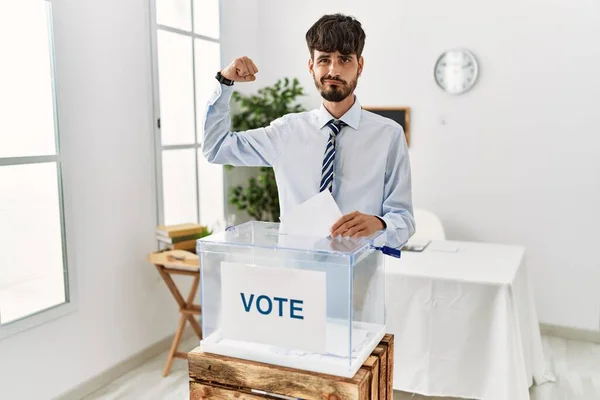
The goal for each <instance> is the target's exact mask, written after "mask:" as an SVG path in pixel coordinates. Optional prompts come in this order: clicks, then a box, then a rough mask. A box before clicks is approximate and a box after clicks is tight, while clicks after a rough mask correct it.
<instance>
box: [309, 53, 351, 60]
mask: <svg viewBox="0 0 600 400" xmlns="http://www.w3.org/2000/svg"><path fill="white" fill-rule="evenodd" d="M325 58H331V54H321V55H320V56H319V57H317V61H318V60H322V59H325ZM338 58H347V59H352V55H350V54H340V55H339V56H338Z"/></svg>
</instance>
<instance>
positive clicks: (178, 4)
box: [156, 0, 192, 31]
mask: <svg viewBox="0 0 600 400" xmlns="http://www.w3.org/2000/svg"><path fill="white" fill-rule="evenodd" d="M156 23H158V24H159V25H165V26H169V27H171V28H177V29H181V30H184V31H191V30H192V1H191V0H156Z"/></svg>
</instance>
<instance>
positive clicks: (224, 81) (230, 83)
mask: <svg viewBox="0 0 600 400" xmlns="http://www.w3.org/2000/svg"><path fill="white" fill-rule="evenodd" d="M215 78H217V80H218V81H219V82H220V83H222V84H223V85H227V86H233V81H232V80H231V79H227V78H225V77H224V76H223V75H221V71H219V72H217V75H216V76H215Z"/></svg>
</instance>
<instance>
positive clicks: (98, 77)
mask: <svg viewBox="0 0 600 400" xmlns="http://www.w3.org/2000/svg"><path fill="white" fill-rule="evenodd" d="M53 3H54V16H55V34H56V58H57V71H58V77H57V78H58V91H59V96H60V100H59V106H60V110H59V113H60V114H59V117H60V128H61V134H62V137H61V139H62V140H61V141H62V149H63V156H64V160H65V161H64V186H65V197H66V198H65V203H66V204H65V206H66V218H67V220H66V222H67V234H68V249H69V263H70V265H71V266H73V267H74V268H76V272H77V287H76V290H77V294H78V297H79V302H78V308H77V311H76V312H74V313H72V314H69V315H67V316H65V317H63V318H60V319H57V320H54V321H52V322H50V323H48V324H45V325H42V326H39V327H37V328H33V329H30V330H28V331H25V332H22V333H20V334H17V335H15V336H12V337H9V338H7V339H4V340H2V341H0V388H1V394H0V397H2V398H3V399H17V398H18V399H32V398H40V399H41V398H44V399H47V398H52V397H55V396H57V395H59V394H61V393H64V392H66V391H68V390H70V389H72V388H74V387H76V386H77V385H79V384H81V383H82V382H84V381H85V380H87V379H89V378H90V377H93V376H96V375H98V374H99V373H101V372H103V371H105V370H106V369H108V368H110V367H112V366H114V365H115V364H117V363H119V362H121V361H123V360H124V359H127V358H128V357H130V356H131V355H133V354H135V353H137V352H139V351H140V350H142V349H144V348H146V347H148V346H150V345H152V344H154V343H156V342H158V341H160V340H161V339H164V338H165V337H167V336H169V335H171V334H173V332H174V330H175V328H176V324H177V321H178V313H177V309H176V305H175V302H174V301H173V299H172V297H171V295H170V294H169V293H168V292H167V289H166V286H165V285H164V284H163V283H162V281H160V278H159V277H158V274H157V272H156V270H155V269H154V267H153V266H152V265H150V264H148V263H147V262H146V260H145V258H146V255H147V253H148V252H149V251H151V250H152V249H154V248H155V247H156V242H155V240H154V228H155V226H156V206H155V188H154V175H153V174H154V172H153V162H154V161H153V154H154V153H153V147H152V146H153V136H152V135H153V134H152V100H151V95H152V88H151V61H150V53H149V51H150V44H149V42H148V40H149V28H148V15H147V5H146V3H147V2H146V1H144V0H129V1H122V0H103V1H70V0H55V1H53ZM32 117H34V116H32ZM41 261H43V260H41Z"/></svg>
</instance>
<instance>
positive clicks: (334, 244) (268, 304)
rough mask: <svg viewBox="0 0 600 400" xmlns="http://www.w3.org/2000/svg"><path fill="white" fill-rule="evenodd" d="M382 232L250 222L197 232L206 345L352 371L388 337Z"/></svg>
mask: <svg viewBox="0 0 600 400" xmlns="http://www.w3.org/2000/svg"><path fill="white" fill-rule="evenodd" d="M384 237H385V233H383V232H378V233H377V234H375V235H373V236H371V237H369V238H361V239H348V238H334V239H332V238H330V237H327V238H317V237H307V236H294V235H289V234H284V233H282V230H280V225H279V224H278V223H269V222H256V221H252V222H247V223H244V224H241V225H238V226H235V227H231V228H228V230H226V231H224V232H220V233H217V234H213V235H210V236H207V237H204V238H202V239H199V240H198V241H197V253H198V255H199V257H200V271H201V285H202V286H201V304H202V334H203V335H202V336H203V338H202V340H201V342H200V347H201V350H202V351H204V352H208V353H215V354H221V355H225V356H230V357H236V358H242V359H246V360H253V361H258V362H264V363H269V364H274V365H280V366H285V367H290V368H297V369H302V370H309V371H314V372H321V373H326V374H332V375H337V376H343V377H352V376H354V374H355V373H356V372H357V371H358V369H359V368H360V367H361V366H362V364H363V363H364V361H365V360H366V358H367V357H368V356H369V355H370V354H371V352H372V351H373V349H374V348H375V347H376V346H377V345H378V344H379V342H380V340H381V339H382V338H383V336H384V334H385V274H384V272H385V270H384V269H385V266H384V262H385V256H384V254H383V253H382V251H380V250H381V248H382V247H381V246H382V245H383V242H384Z"/></svg>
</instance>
